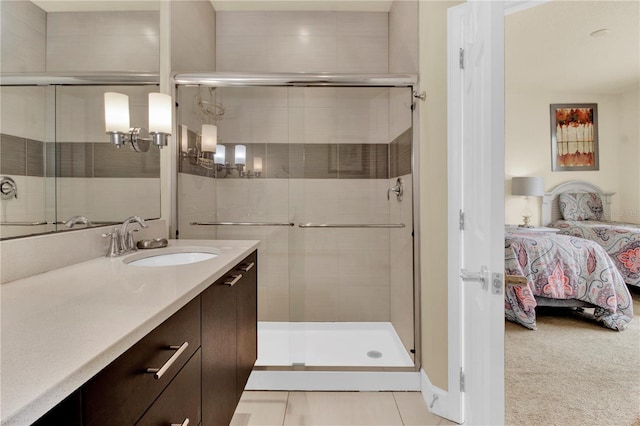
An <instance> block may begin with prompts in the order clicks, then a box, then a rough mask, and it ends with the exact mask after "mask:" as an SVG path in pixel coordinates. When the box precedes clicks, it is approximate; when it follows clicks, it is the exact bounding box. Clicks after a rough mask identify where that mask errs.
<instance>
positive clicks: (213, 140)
mask: <svg viewBox="0 0 640 426" xmlns="http://www.w3.org/2000/svg"><path fill="white" fill-rule="evenodd" d="M217 145H218V128H217V127H216V126H215V125H213V124H203V125H202V139H201V140H200V149H201V150H202V152H203V153H209V154H210V155H209V156H211V154H215V152H216V147H217Z"/></svg>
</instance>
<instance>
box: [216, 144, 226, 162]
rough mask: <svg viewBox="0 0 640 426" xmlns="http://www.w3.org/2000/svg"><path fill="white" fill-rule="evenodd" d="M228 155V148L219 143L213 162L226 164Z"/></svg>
mask: <svg viewBox="0 0 640 426" xmlns="http://www.w3.org/2000/svg"><path fill="white" fill-rule="evenodd" d="M225 156H226V148H225V147H224V145H218V146H217V148H216V153H215V155H214V156H213V162H214V163H215V164H225V160H226V158H225Z"/></svg>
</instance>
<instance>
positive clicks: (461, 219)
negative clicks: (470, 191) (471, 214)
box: [460, 210, 464, 231]
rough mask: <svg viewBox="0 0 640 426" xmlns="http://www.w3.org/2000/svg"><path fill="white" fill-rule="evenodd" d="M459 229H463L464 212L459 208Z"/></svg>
mask: <svg viewBox="0 0 640 426" xmlns="http://www.w3.org/2000/svg"><path fill="white" fill-rule="evenodd" d="M460 230H461V231H463V230H464V212H463V211H462V210H460Z"/></svg>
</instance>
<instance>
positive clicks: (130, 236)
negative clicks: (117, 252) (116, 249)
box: [127, 229, 138, 251]
mask: <svg viewBox="0 0 640 426" xmlns="http://www.w3.org/2000/svg"><path fill="white" fill-rule="evenodd" d="M134 232H138V229H129V230H128V231H127V249H128V250H129V251H138V247H137V246H136V242H135V241H134V239H133V233H134Z"/></svg>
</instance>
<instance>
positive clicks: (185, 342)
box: [82, 296, 200, 426]
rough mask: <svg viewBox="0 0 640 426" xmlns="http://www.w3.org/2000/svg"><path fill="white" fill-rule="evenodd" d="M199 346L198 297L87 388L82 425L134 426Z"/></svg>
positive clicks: (123, 355) (83, 391)
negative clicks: (152, 370)
mask: <svg viewBox="0 0 640 426" xmlns="http://www.w3.org/2000/svg"><path fill="white" fill-rule="evenodd" d="M170 347H171V349H169V348H170ZM199 347H200V297H199V296H198V297H196V298H195V299H194V300H192V301H191V302H189V303H188V304H187V305H186V306H185V307H183V308H182V309H181V310H179V311H178V312H176V313H175V314H173V315H172V316H171V317H170V318H169V319H167V320H166V321H165V322H163V323H162V324H160V325H159V326H158V327H157V328H155V329H154V330H153V331H151V332H150V333H149V334H147V335H146V336H145V337H143V338H142V339H141V340H140V341H139V342H138V343H136V344H135V345H134V346H133V347H131V348H130V349H129V350H128V351H127V352H125V353H124V354H122V355H121V356H120V357H119V358H117V359H116V360H115V361H113V362H112V363H111V364H109V365H108V366H107V367H106V368H105V369H104V370H102V371H101V372H100V373H98V374H97V375H96V376H95V377H93V378H92V379H91V380H89V382H87V383H86V384H85V386H83V388H82V397H83V401H84V419H85V423H84V424H85V425H87V426H90V425H104V424H109V425H113V424H118V425H131V424H134V423H135V421H136V420H138V419H139V418H140V416H141V415H142V414H143V413H144V412H145V410H147V408H148V407H149V406H150V405H151V404H152V403H153V401H154V400H155V399H156V398H157V397H158V395H160V393H162V391H163V390H164V388H165V387H166V386H167V385H168V384H169V382H171V380H172V379H173V377H175V375H176V374H177V373H178V371H180V369H181V368H182V367H183V366H184V365H185V364H186V362H187V360H189V358H191V356H192V355H193V354H194V353H195V352H196V350H197V349H198V348H199ZM148 369H156V370H159V371H156V372H155V373H153V372H148Z"/></svg>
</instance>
